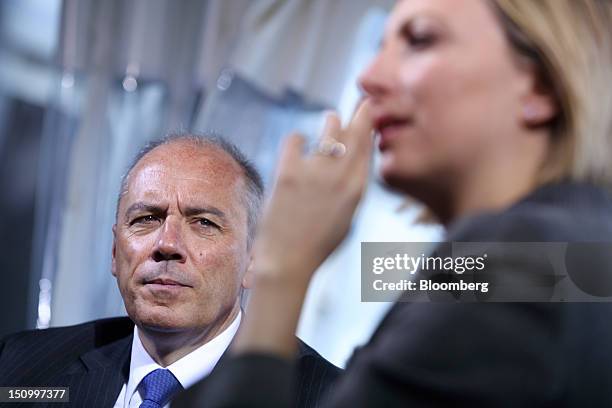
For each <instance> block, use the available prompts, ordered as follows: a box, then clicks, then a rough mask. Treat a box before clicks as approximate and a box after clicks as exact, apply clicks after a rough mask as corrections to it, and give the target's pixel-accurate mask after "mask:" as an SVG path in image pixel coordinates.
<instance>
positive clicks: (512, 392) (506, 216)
mask: <svg viewBox="0 0 612 408" xmlns="http://www.w3.org/2000/svg"><path fill="white" fill-rule="evenodd" d="M448 240H449V241H474V242H486V241H490V242H493V241H495V242H503V241H508V242H516V241H523V242H534V241H538V242H542V241H562V242H563V241H594V242H597V241H605V242H608V243H610V242H612V197H611V196H610V194H609V193H608V192H606V191H604V190H602V189H599V188H596V187H594V186H591V185H586V184H572V183H561V184H556V185H548V186H545V187H543V188H541V189H538V190H537V191H535V192H534V193H533V194H531V195H530V196H529V197H527V198H525V199H524V200H522V201H521V202H519V203H517V204H515V205H514V206H512V207H511V208H509V209H507V210H505V211H502V212H499V213H490V214H481V215H479V216H475V217H471V218H469V219H465V220H462V221H460V222H458V223H457V224H455V225H454V226H451V228H450V229H449V234H448ZM495 265H497V266H496V267H499V268H501V267H503V268H504V269H503V270H504V271H508V273H509V274H512V272H513V271H515V272H521V273H525V272H526V271H527V272H529V271H532V272H534V273H538V272H539V271H538V270H536V269H537V266H534V265H533V264H531V263H530V261H529V260H527V259H522V258H521V259H517V257H514V258H511V259H497V263H496V264H495ZM593 267H597V268H600V270H599V272H606V273H608V272H609V273H610V274H612V250H610V251H608V252H605V253H600V254H598V259H597V263H593V264H591V263H589V262H588V261H586V262H585V271H587V270H589V269H588V268H593ZM602 276H603V275H602ZM608 276H609V275H608ZM608 282H610V280H609V278H608ZM229 360H230V361H227V362H226V364H224V366H223V367H220V369H219V370H218V371H216V372H215V373H214V374H213V375H212V376H210V377H209V378H207V379H206V380H205V381H206V382H207V383H208V389H207V391H208V392H207V395H206V396H205V398H204V397H203V398H202V402H203V404H201V405H199V406H202V407H215V408H216V407H237V406H241V407H246V406H256V407H259V406H261V407H264V406H266V407H269V406H275V407H288V406H291V399H290V398H289V397H286V394H285V393H284V392H281V391H280V390H279V389H278V386H277V385H276V384H274V383H271V382H269V381H267V378H279V377H282V376H283V375H286V373H288V372H290V366H289V365H288V364H287V363H286V362H284V361H283V360H282V359H281V358H279V357H275V356H271V355H263V354H258V353H251V354H244V355H239V356H233V357H232V358H231V359H229ZM283 373H285V374H283ZM330 397H331V398H330V399H329V400H328V401H327V404H325V406H331V407H450V406H452V407H481V406H484V407H553V406H554V407H599V406H612V305H611V304H609V303H572V304H561V303H555V304H553V303H471V304H458V303H456V304H450V303H401V302H399V303H396V304H395V305H394V306H393V307H392V308H391V309H390V311H389V312H388V314H387V315H386V317H385V318H384V319H383V321H382V322H381V323H380V325H379V327H378V328H377V330H376V331H375V333H374V335H373V336H372V338H371V339H370V341H369V343H368V344H367V345H365V346H364V347H362V348H360V349H358V350H356V352H355V353H354V354H353V356H352V357H351V359H350V360H349V362H348V364H347V367H346V369H345V371H344V373H343V375H342V376H341V378H340V379H339V380H338V384H337V385H336V387H335V389H334V390H333V393H332V395H331V396H330ZM280 398H285V399H284V400H281V399H280Z"/></svg>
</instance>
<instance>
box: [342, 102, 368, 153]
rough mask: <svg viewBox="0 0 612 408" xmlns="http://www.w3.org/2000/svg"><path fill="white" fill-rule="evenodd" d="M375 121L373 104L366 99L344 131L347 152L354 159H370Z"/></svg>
mask: <svg viewBox="0 0 612 408" xmlns="http://www.w3.org/2000/svg"><path fill="white" fill-rule="evenodd" d="M373 132H374V121H373V118H372V110H371V104H370V101H369V100H368V99H364V100H362V101H361V103H360V104H359V107H358V108H357V110H356V111H355V115H354V116H353V118H352V120H351V122H350V123H349V125H348V126H347V128H346V129H345V130H344V131H343V133H345V135H346V137H345V141H344V143H345V144H346V147H347V154H348V155H350V156H352V157H353V158H354V160H357V161H359V160H369V158H370V154H371V152H372V145H373Z"/></svg>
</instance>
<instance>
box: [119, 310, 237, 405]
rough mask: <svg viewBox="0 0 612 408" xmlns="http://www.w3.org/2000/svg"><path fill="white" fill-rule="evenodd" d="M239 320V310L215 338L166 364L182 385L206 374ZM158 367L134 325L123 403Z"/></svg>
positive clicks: (225, 346) (223, 348) (188, 383)
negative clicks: (128, 373)
mask: <svg viewBox="0 0 612 408" xmlns="http://www.w3.org/2000/svg"><path fill="white" fill-rule="evenodd" d="M241 319H242V313H241V312H239V313H238V315H237V316H236V318H235V319H234V321H233V322H232V323H231V324H230V325H229V326H228V327H227V328H226V329H225V330H223V331H222V332H221V333H219V334H218V335H217V336H216V337H215V338H213V339H212V340H210V341H209V342H208V343H206V344H203V345H202V346H200V347H198V348H197V349H195V350H194V351H192V352H191V353H189V354H187V355H186V356H184V357H183V358H181V359H180V360H178V361H175V362H174V363H172V364H170V365H169V366H168V367H166V368H167V369H168V370H170V372H171V373H172V374H173V375H174V376H175V377H176V379H177V380H178V381H179V382H180V383H181V385H182V386H183V388H185V389H186V388H189V387H191V386H192V385H193V384H195V383H196V382H198V381H199V380H201V379H202V378H204V377H206V376H207V375H208V374H210V372H211V371H212V370H213V368H214V367H215V365H216V364H217V362H218V361H219V359H220V358H221V356H222V355H223V353H224V352H225V350H226V349H227V348H228V346H229V345H230V343H231V342H232V339H233V338H234V336H235V335H236V332H237V331H238V327H239V326H240V320H241ZM158 368H163V367H162V366H160V365H159V364H157V363H156V362H155V361H154V360H153V358H151V356H150V355H149V353H148V352H147V351H146V350H145V348H144V346H143V345H142V342H141V341H140V337H139V336H138V327H137V326H134V338H133V340H132V355H131V359H130V378H129V379H128V383H127V387H126V393H125V398H126V403H129V401H130V399H131V398H132V395H133V394H134V392H136V389H137V388H138V384H140V382H141V381H142V379H143V378H144V377H145V376H146V375H147V374H149V373H150V372H152V371H154V370H157V369H158ZM124 406H128V405H124Z"/></svg>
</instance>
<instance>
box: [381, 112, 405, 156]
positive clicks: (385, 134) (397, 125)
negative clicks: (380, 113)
mask: <svg viewBox="0 0 612 408" xmlns="http://www.w3.org/2000/svg"><path fill="white" fill-rule="evenodd" d="M410 125H411V121H410V120H408V119H404V120H400V119H394V120H389V121H387V122H385V123H382V124H381V126H377V129H378V134H379V138H378V149H379V150H380V151H381V152H383V151H385V150H386V149H388V148H389V147H390V146H391V144H392V143H393V140H394V139H396V138H397V137H398V136H399V135H400V134H401V133H402V132H405V131H406V128H407V127H408V126H410Z"/></svg>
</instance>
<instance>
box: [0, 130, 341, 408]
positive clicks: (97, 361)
mask: <svg viewBox="0 0 612 408" xmlns="http://www.w3.org/2000/svg"><path fill="white" fill-rule="evenodd" d="M262 196H263V186H262V182H261V178H260V176H259V174H258V173H257V171H256V170H255V169H254V168H253V167H252V165H251V164H250V163H249V162H248V161H247V160H246V159H245V158H244V157H243V156H242V154H241V153H240V152H239V151H238V150H237V149H236V147H235V146H233V145H230V144H228V143H227V142H225V141H223V140H222V139H218V138H198V137H195V136H191V135H176V136H171V137H169V138H166V139H163V140H161V141H157V142H154V143H152V144H149V145H148V146H147V147H145V149H143V151H142V152H141V154H139V155H138V156H137V158H136V159H135V161H134V163H133V165H132V166H131V167H130V169H129V171H128V172H127V174H126V176H125V177H124V180H123V182H122V188H121V193H120V196H119V200H118V204H117V218H116V224H115V225H114V226H113V234H114V242H113V251H112V273H113V275H114V276H115V277H116V279H117V283H118V286H119V290H120V292H121V295H122V297H123V300H124V304H125V307H126V310H127V312H128V315H129V318H116V319H105V320H98V321H94V322H90V323H85V324H81V325H78V326H72V327H65V328H53V329H48V330H42V331H29V332H23V333H18V334H15V335H12V336H9V337H7V338H6V339H4V340H3V341H2V342H1V343H0V386H13V387H25V386H46V387H50V386H54V387H69V388H70V390H69V396H70V403H69V405H70V406H75V407H125V408H127V407H160V406H165V405H167V404H168V402H169V401H171V400H172V399H173V398H174V397H175V396H176V395H177V394H179V393H180V392H181V391H182V390H183V389H185V388H188V387H190V386H191V385H193V384H195V383H197V382H198V381H199V380H201V379H202V378H204V377H206V376H207V375H209V373H210V372H211V371H212V370H213V368H214V367H215V366H216V365H217V363H218V362H219V361H220V360H222V356H223V355H224V353H225V351H226V349H227V347H228V346H229V344H230V343H231V342H232V339H233V337H234V335H235V334H236V332H237V330H238V327H239V325H240V321H241V318H242V309H241V300H242V297H243V294H244V291H245V289H247V288H248V287H249V271H248V269H249V265H250V249H251V243H252V238H253V235H254V230H255V225H256V223H257V217H258V214H259V211H260V207H261V201H262ZM295 366H296V367H297V370H298V371H297V373H296V375H295V376H293V377H292V381H293V382H294V384H295V387H296V388H297V390H298V397H297V398H296V400H295V401H294V402H293V403H294V404H295V405H297V406H304V407H307V406H315V405H317V403H318V401H319V400H320V399H321V398H322V397H323V396H324V395H325V394H326V393H327V392H328V391H329V388H330V387H331V384H332V382H333V380H334V378H335V377H336V376H337V374H338V371H339V370H338V369H337V368H336V367H334V366H333V365H331V364H330V363H329V362H327V361H326V360H324V359H323V358H322V357H321V356H320V355H318V354H317V353H316V352H315V351H314V350H312V349H311V348H309V347H308V346H306V345H305V344H303V343H301V342H300V352H299V354H298V356H297V358H296V361H295ZM186 398H188V396H187V397H186ZM54 406H57V405H54Z"/></svg>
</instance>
